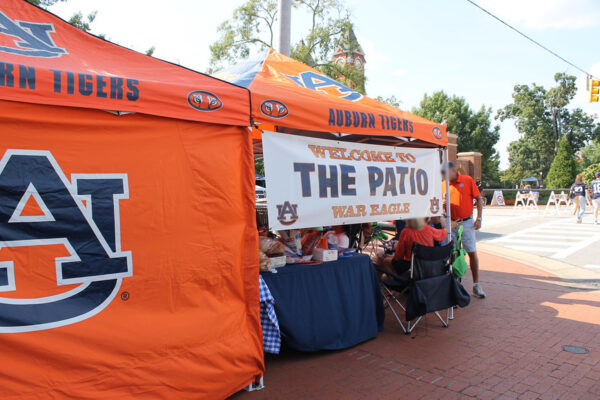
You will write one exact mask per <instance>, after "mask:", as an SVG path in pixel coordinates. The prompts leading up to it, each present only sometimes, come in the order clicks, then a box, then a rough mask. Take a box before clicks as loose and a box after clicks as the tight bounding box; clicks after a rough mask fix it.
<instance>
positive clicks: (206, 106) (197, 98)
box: [188, 90, 223, 111]
mask: <svg viewBox="0 0 600 400" xmlns="http://www.w3.org/2000/svg"><path fill="white" fill-rule="evenodd" d="M188 103H189V105H190V106H192V107H193V108H195V109H196V110H199V111H215V110H218V109H219V108H221V107H223V102H222V101H221V99H219V97H218V96H217V95H216V94H213V93H211V92H207V91H204V90H196V91H193V92H191V93H190V94H188Z"/></svg>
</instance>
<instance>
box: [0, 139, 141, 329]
mask: <svg viewBox="0 0 600 400" xmlns="http://www.w3.org/2000/svg"><path fill="white" fill-rule="evenodd" d="M128 198H129V188H128V181H127V174H71V179H70V180H69V179H67V177H66V176H65V174H64V173H63V171H62V170H61V168H60V166H59V165H58V163H57V162H56V160H55V159H54V157H53V156H52V154H51V153H50V152H49V151H37V150H7V151H6V153H5V154H4V157H2V160H0V257H2V258H0V260H2V261H0V292H5V293H3V295H2V296H0V333H14V332H29V331H38V330H44V329H50V328H56V327H59V326H64V325H69V324H73V323H76V322H80V321H83V320H85V319H87V318H90V317H92V316H93V315H95V314H97V313H99V312H100V311H102V310H103V309H104V308H106V307H107V306H108V305H109V304H110V302H111V301H112V300H113V299H114V298H115V296H116V295H117V293H118V292H119V289H120V287H121V282H122V280H123V279H124V278H127V277H130V276H132V274H133V269H132V268H133V266H132V261H131V252H130V251H122V250H121V228H120V227H121V223H120V218H119V202H120V200H122V199H128ZM52 246H54V247H55V248H56V247H58V248H59V249H61V250H60V251H61V254H60V255H56V254H55V253H52V252H51V253H50V257H49V260H51V261H49V263H51V264H52V265H46V263H44V262H41V261H40V260H43V258H40V257H29V256H26V257H17V256H16V255H15V254H17V253H16V252H18V251H25V252H26V254H29V253H31V254H33V253H35V254H38V253H39V252H40V251H46V249H47V248H48V247H52ZM28 248H29V249H28ZM34 248H35V249H34ZM13 253H15V254H13ZM7 259H8V260H14V261H7ZM25 270H26V271H33V273H30V274H29V275H27V274H23V273H19V271H25ZM47 271H53V274H54V275H55V276H56V278H55V279H54V277H53V279H51V280H50V281H48V280H40V279H37V280H36V279H35V278H36V277H37V276H43V275H44V274H46V273H47ZM54 271H55V272H54ZM15 272H17V273H18V274H17V277H18V279H15ZM24 278H29V279H24ZM52 281H54V282H56V283H55V285H56V286H54V284H53V283H52ZM45 284H46V285H48V287H41V286H44V285H45ZM31 293H35V294H34V295H32V294H31Z"/></svg>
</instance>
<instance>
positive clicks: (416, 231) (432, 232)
mask: <svg viewBox="0 0 600 400" xmlns="http://www.w3.org/2000/svg"><path fill="white" fill-rule="evenodd" d="M445 238H446V230H445V229H436V228H434V227H432V226H431V225H428V224H425V219H424V218H414V219H409V220H407V221H406V228H404V229H403V230H402V232H401V233H400V237H399V238H398V244H397V245H396V252H395V253H394V258H393V259H392V266H393V267H394V269H395V270H396V273H397V274H402V273H404V272H406V271H408V270H409V268H410V256H411V254H412V247H413V243H418V244H420V245H423V246H429V247H433V241H434V240H435V241H438V242H441V241H443V240H444V239H445Z"/></svg>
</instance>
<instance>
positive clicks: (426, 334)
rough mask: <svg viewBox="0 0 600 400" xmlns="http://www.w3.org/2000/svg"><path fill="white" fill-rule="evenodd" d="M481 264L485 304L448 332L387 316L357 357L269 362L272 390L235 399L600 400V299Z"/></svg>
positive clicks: (523, 272) (291, 355)
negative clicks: (577, 350) (575, 350)
mask: <svg viewBox="0 0 600 400" xmlns="http://www.w3.org/2000/svg"><path fill="white" fill-rule="evenodd" d="M481 264H482V269H483V273H482V282H481V283H482V287H483V288H484V289H485V291H486V292H487V294H488V298H487V299H485V300H479V299H475V298H473V299H472V302H471V305H470V306H469V307H468V308H466V309H461V310H458V311H457V312H456V313H455V319H454V321H451V324H450V327H449V328H448V329H444V328H442V327H441V326H440V324H439V321H438V320H437V319H436V318H435V316H427V317H426V319H425V321H422V322H421V324H420V325H419V326H418V327H417V329H416V330H415V332H414V333H413V334H412V335H410V336H407V335H404V334H403V333H402V331H401V330H400V328H399V327H398V325H397V323H396V321H395V320H394V319H393V317H392V316H391V314H389V312H388V315H387V316H386V323H385V330H384V331H383V332H381V333H380V335H379V336H378V337H377V338H376V339H374V340H371V341H369V342H366V343H362V344H360V345H358V346H356V347H353V348H351V349H347V350H343V351H335V352H319V353H313V354H310V353H297V352H290V351H288V352H286V353H284V354H281V355H279V356H270V355H268V356H267V358H266V365H267V371H266V373H265V385H266V387H265V388H264V389H263V390H261V391H258V392H252V393H245V392H244V393H239V394H238V395H236V396H233V399H235V400H259V399H269V400H275V399H282V400H283V399H285V400H289V399H344V400H352V399H419V398H423V399H455V398H479V399H537V398H540V399H553V398H554V399H559V398H560V399H600V291H581V290H576V289H570V288H566V287H564V286H561V285H560V284H559V279H558V278H556V277H554V276H552V275H550V274H548V273H546V272H542V271H540V270H537V269H535V268H532V267H528V266H526V265H524V264H521V263H518V262H514V261H510V260H507V259H504V258H501V257H497V256H492V255H488V254H481ZM465 287H466V288H467V289H468V290H469V291H470V290H471V282H470V277H469V278H467V279H466V281H465ZM563 345H576V346H582V347H585V348H587V349H588V350H589V351H590V352H589V353H588V354H572V353H568V352H566V351H564V350H563V349H562V346H563Z"/></svg>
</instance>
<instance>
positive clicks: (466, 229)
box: [462, 218, 485, 298]
mask: <svg viewBox="0 0 600 400" xmlns="http://www.w3.org/2000/svg"><path fill="white" fill-rule="evenodd" d="M474 224H475V220H473V218H470V219H468V220H466V221H463V223H462V227H463V234H462V246H463V248H464V249H465V251H466V252H467V254H469V266H470V267H471V275H473V294H474V295H475V296H477V297H479V298H484V297H485V292H484V291H483V289H481V286H480V285H479V257H478V256H477V239H476V237H475V227H474Z"/></svg>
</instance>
